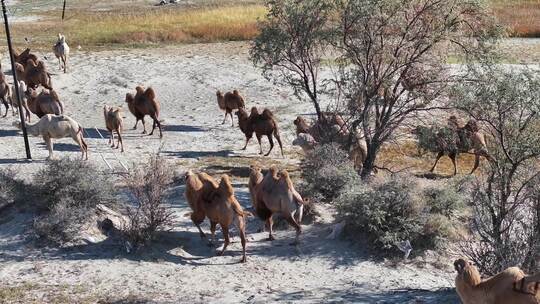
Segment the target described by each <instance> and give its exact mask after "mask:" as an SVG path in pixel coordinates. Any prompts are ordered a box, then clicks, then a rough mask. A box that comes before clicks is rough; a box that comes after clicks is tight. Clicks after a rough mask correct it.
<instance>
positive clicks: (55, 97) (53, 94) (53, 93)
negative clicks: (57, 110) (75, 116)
mask: <svg viewBox="0 0 540 304" xmlns="http://www.w3.org/2000/svg"><path fill="white" fill-rule="evenodd" d="M49 95H51V97H52V98H53V99H54V100H55V101H57V102H60V97H58V94H57V93H56V91H55V90H51V91H50V92H49Z"/></svg>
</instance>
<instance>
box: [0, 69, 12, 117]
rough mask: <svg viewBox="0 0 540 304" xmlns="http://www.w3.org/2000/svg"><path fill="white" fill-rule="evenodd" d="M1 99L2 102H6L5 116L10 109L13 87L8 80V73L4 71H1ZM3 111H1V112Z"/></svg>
mask: <svg viewBox="0 0 540 304" xmlns="http://www.w3.org/2000/svg"><path fill="white" fill-rule="evenodd" d="M0 100H2V103H3V104H4V107H6V114H4V117H6V116H7V114H8V110H9V102H8V101H10V100H11V87H10V86H9V84H8V83H7V81H6V75H4V73H3V72H2V71H0ZM1 113H2V111H0V114H1Z"/></svg>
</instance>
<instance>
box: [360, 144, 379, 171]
mask: <svg viewBox="0 0 540 304" xmlns="http://www.w3.org/2000/svg"><path fill="white" fill-rule="evenodd" d="M378 152H379V143H374V142H373V141H372V142H371V143H370V144H368V149H367V156H366V160H364V163H363V164H362V172H360V177H361V178H362V179H367V178H368V177H369V176H370V175H371V173H372V172H373V170H374V169H375V160H376V159H377V153H378Z"/></svg>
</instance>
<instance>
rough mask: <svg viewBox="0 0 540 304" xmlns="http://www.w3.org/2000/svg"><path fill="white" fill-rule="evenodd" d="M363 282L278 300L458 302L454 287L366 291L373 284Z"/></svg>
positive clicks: (316, 301)
mask: <svg viewBox="0 0 540 304" xmlns="http://www.w3.org/2000/svg"><path fill="white" fill-rule="evenodd" d="M364 285H365V284H359V285H353V286H352V287H351V286H347V287H346V288H343V289H331V288H324V289H322V290H321V289H318V290H303V291H297V292H287V293H285V292H282V293H280V294H279V295H278V301H279V302H294V301H299V300H302V301H307V302H314V303H322V302H329V303H385V304H390V303H396V304H398V303H399V304H402V303H438V304H454V303H459V302H460V301H459V298H458V296H457V294H456V292H455V290H454V288H442V289H438V290H424V289H395V290H387V291H383V292H375V293H372V292H366V289H367V290H369V289H371V290H372V289H373V286H364Z"/></svg>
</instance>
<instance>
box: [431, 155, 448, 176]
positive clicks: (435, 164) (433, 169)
mask: <svg viewBox="0 0 540 304" xmlns="http://www.w3.org/2000/svg"><path fill="white" fill-rule="evenodd" d="M443 155H444V152H439V154H437V158H436V159H435V163H434V164H433V167H431V170H429V172H433V171H435V167H436V166H437V163H438V162H439V159H441V157H443Z"/></svg>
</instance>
